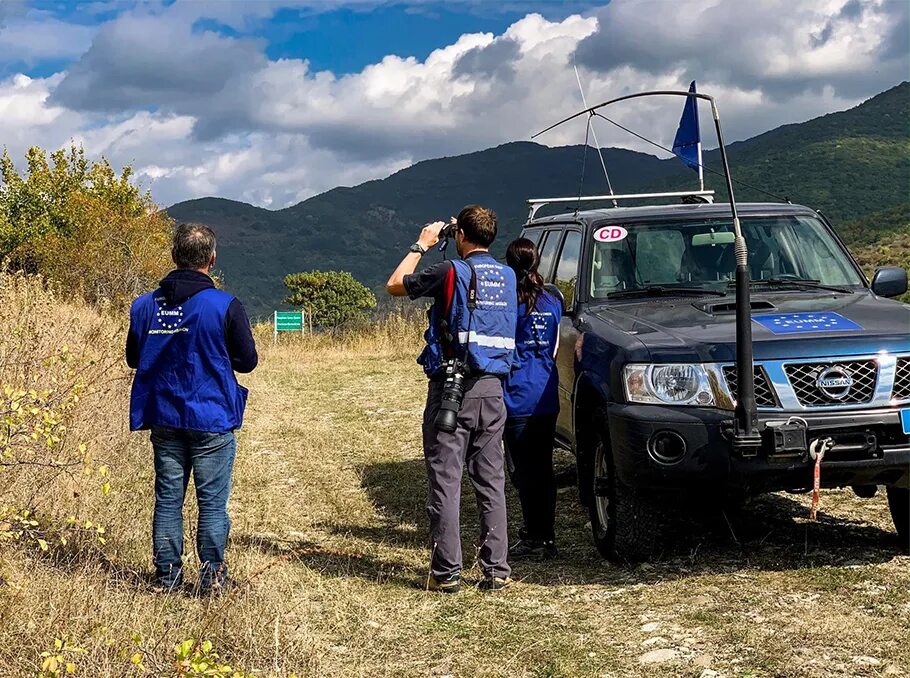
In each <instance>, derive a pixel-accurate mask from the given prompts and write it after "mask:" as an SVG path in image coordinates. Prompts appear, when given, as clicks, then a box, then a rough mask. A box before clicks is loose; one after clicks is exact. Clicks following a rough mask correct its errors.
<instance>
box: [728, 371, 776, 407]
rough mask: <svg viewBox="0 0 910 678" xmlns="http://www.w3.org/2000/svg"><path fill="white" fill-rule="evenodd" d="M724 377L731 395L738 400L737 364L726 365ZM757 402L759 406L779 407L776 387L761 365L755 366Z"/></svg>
mask: <svg viewBox="0 0 910 678" xmlns="http://www.w3.org/2000/svg"><path fill="white" fill-rule="evenodd" d="M724 379H726V380H727V388H728V389H730V395H731V396H733V399H734V400H736V365H724ZM755 404H756V406H757V407H778V403H777V397H776V396H775V395H774V388H773V387H772V386H771V381H770V380H769V379H768V375H767V374H765V368H764V367H762V366H761V365H756V366H755Z"/></svg>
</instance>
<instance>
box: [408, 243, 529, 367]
mask: <svg viewBox="0 0 910 678" xmlns="http://www.w3.org/2000/svg"><path fill="white" fill-rule="evenodd" d="M452 266H453V269H454V276H453V277H454V283H455V284H454V286H453V290H452V304H451V308H450V309H449V312H448V314H447V318H446V320H447V322H448V326H449V331H450V332H451V334H452V336H453V337H454V338H455V344H454V346H453V347H452V348H453V349H454V352H455V356H456V357H457V358H458V359H460V360H462V361H464V362H466V363H467V364H468V365H469V366H470V367H471V369H472V370H473V371H475V372H477V373H482V374H494V375H501V376H502V375H506V374H508V373H509V369H510V368H511V365H512V354H513V352H514V350H515V322H516V318H517V306H518V299H517V291H516V284H515V272H514V271H513V270H512V269H511V268H509V267H508V266H505V265H504V264H500V263H499V262H498V261H496V260H495V259H494V258H493V257H492V256H490V255H489V254H488V253H483V254H475V255H471V256H470V263H468V262H467V261H463V260H457V261H453V262H452ZM472 267H473V269H474V271H475V272H476V276H477V304H476V307H475V309H474V311H473V313H471V312H469V309H468V303H467V302H468V291H469V288H470V283H471V269H472ZM439 307H440V305H439V304H434V306H433V308H432V309H431V310H430V318H429V320H430V326H429V328H428V329H427V332H426V334H425V335H424V336H425V338H426V340H427V347H426V349H424V351H423V353H422V354H421V355H420V357H419V358H418V359H417V361H418V362H419V363H420V364H421V365H423V368H424V371H425V372H426V373H427V375H429V376H433V375H435V374H436V373H437V372H438V371H439V370H440V368H442V366H443V364H444V362H445V357H444V352H443V350H442V342H441V340H440V337H439V317H438V314H439Z"/></svg>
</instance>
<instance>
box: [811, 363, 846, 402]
mask: <svg viewBox="0 0 910 678" xmlns="http://www.w3.org/2000/svg"><path fill="white" fill-rule="evenodd" d="M815 387H816V388H817V389H818V390H819V391H821V392H822V393H823V394H824V395H826V396H828V397H829V398H831V399H832V400H843V399H844V398H846V397H847V395H849V393H850V389H851V388H852V387H853V375H852V374H850V372H848V371H847V370H845V369H844V368H843V367H837V366H836V365H835V366H832V367H829V368H827V369H824V370H822V371H821V372H819V374H818V377H816V379H815Z"/></svg>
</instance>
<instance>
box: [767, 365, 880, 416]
mask: <svg viewBox="0 0 910 678" xmlns="http://www.w3.org/2000/svg"><path fill="white" fill-rule="evenodd" d="M833 366H837V367H839V368H841V369H843V370H845V371H846V372H849V373H850V376H851V377H852V378H853V385H852V386H851V387H850V390H849V391H848V393H847V395H846V396H845V397H843V398H835V397H832V396H830V395H828V394H826V393H824V392H823V391H822V390H821V389H820V388H819V387H818V386H817V385H816V383H815V382H816V380H817V379H818V376H819V375H820V374H821V373H822V372H823V371H824V370H826V369H827V368H829V367H833ZM784 370H785V371H786V373H787V377H788V378H789V379H790V385H791V386H793V391H794V392H795V393H796V397H797V398H798V399H799V402H800V403H801V404H802V405H803V406H806V407H811V406H813V405H848V404H852V405H857V404H862V403H868V402H870V401H871V400H872V397H873V396H874V395H875V381H876V378H877V377H878V363H877V362H876V361H875V360H853V361H846V362H840V361H838V362H832V363H798V364H790V365H786V366H785V367H784Z"/></svg>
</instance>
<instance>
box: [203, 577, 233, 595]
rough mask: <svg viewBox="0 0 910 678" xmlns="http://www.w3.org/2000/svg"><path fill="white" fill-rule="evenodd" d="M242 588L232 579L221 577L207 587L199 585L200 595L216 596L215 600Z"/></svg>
mask: <svg viewBox="0 0 910 678" xmlns="http://www.w3.org/2000/svg"><path fill="white" fill-rule="evenodd" d="M237 588H240V586H239V585H238V584H237V582H236V581H234V580H233V579H231V578H230V577H221V578H219V579H216V580H215V581H213V582H211V583H210V584H208V585H207V586H206V585H205V584H204V583H200V584H199V591H198V595H199V596H200V597H202V596H214V597H215V598H218V597H221V596H226V595H227V594H228V593H231V592H232V591H234V590H235V589H237Z"/></svg>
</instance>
